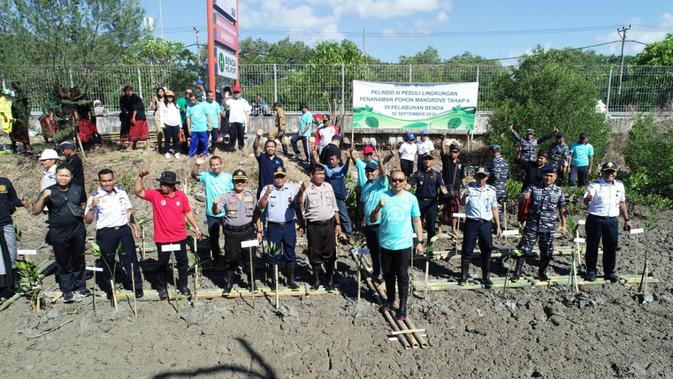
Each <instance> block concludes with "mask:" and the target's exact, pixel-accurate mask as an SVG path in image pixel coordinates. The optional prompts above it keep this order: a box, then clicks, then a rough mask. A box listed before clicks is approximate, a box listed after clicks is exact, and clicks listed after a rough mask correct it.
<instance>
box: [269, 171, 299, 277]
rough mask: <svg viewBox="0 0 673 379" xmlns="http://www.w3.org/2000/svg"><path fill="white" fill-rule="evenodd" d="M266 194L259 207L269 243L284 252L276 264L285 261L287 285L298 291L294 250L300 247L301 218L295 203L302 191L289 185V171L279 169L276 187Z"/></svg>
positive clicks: (276, 173) (273, 186)
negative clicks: (299, 218)
mask: <svg viewBox="0 0 673 379" xmlns="http://www.w3.org/2000/svg"><path fill="white" fill-rule="evenodd" d="M262 193H263V195H262V197H261V198H260V199H259V203H258V206H259V209H260V210H262V212H263V213H264V216H265V218H266V221H267V226H266V240H267V241H269V242H272V243H274V244H275V245H276V246H278V247H279V249H282V254H278V255H274V257H273V259H274V263H275V264H278V262H280V258H281V257H282V258H283V259H284V260H285V270H286V271H285V275H286V279H287V285H288V287H290V288H291V289H293V290H294V289H297V288H299V287H298V286H297V284H296V283H295V280H294V276H295V275H294V272H295V267H296V264H297V256H296V255H295V252H294V250H295V246H296V244H297V232H296V229H295V225H296V222H297V214H301V212H298V211H297V209H296V208H297V204H296V203H295V200H296V197H297V193H298V189H297V187H296V186H294V185H291V184H288V183H287V172H286V170H285V167H278V169H277V170H276V172H274V174H273V184H269V185H267V186H266V187H264V191H263V192H262Z"/></svg>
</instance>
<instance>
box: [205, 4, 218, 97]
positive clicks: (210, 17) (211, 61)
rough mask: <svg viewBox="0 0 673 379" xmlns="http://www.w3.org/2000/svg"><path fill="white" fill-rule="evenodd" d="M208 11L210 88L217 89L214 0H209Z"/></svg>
mask: <svg viewBox="0 0 673 379" xmlns="http://www.w3.org/2000/svg"><path fill="white" fill-rule="evenodd" d="M206 13H207V20H208V89H209V90H211V91H215V63H216V62H215V25H214V22H213V21H214V20H213V17H215V13H214V9H213V0H207V2H206Z"/></svg>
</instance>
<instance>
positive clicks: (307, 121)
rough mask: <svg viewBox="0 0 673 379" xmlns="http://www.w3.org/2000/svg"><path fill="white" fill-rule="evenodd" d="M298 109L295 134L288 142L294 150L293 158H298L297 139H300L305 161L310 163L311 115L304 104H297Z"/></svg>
mask: <svg viewBox="0 0 673 379" xmlns="http://www.w3.org/2000/svg"><path fill="white" fill-rule="evenodd" d="M299 110H300V111H301V119H299V127H298V128H297V134H296V135H294V136H292V138H291V139H290V143H291V144H292V150H294V158H295V159H299V148H298V147H297V141H299V140H300V139H301V142H302V144H303V145H304V154H306V162H307V163H311V154H310V153H309V152H310V150H311V149H309V147H308V139H309V137H311V132H312V131H313V115H312V114H311V112H309V111H308V106H307V105H305V104H302V105H301V106H299Z"/></svg>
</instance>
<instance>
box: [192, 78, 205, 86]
mask: <svg viewBox="0 0 673 379" xmlns="http://www.w3.org/2000/svg"><path fill="white" fill-rule="evenodd" d="M194 84H200V85H203V80H201V79H197V80H196V81H195V82H194Z"/></svg>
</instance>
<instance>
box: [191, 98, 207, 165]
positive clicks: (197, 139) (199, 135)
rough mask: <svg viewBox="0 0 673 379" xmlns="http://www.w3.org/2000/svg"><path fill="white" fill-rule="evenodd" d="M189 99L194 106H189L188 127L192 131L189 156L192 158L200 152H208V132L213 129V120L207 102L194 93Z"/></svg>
mask: <svg viewBox="0 0 673 379" xmlns="http://www.w3.org/2000/svg"><path fill="white" fill-rule="evenodd" d="M189 101H190V102H191V104H192V106H190V107H189V108H187V129H188V130H189V132H190V141H189V157H190V158H192V157H194V156H195V155H196V154H197V153H200V152H203V153H204V154H208V133H209V132H210V131H211V130H212V122H211V119H210V115H209V114H208V104H207V103H206V102H199V101H198V100H197V98H196V95H194V94H192V95H191V97H190V98H189ZM199 147H200V149H199Z"/></svg>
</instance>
